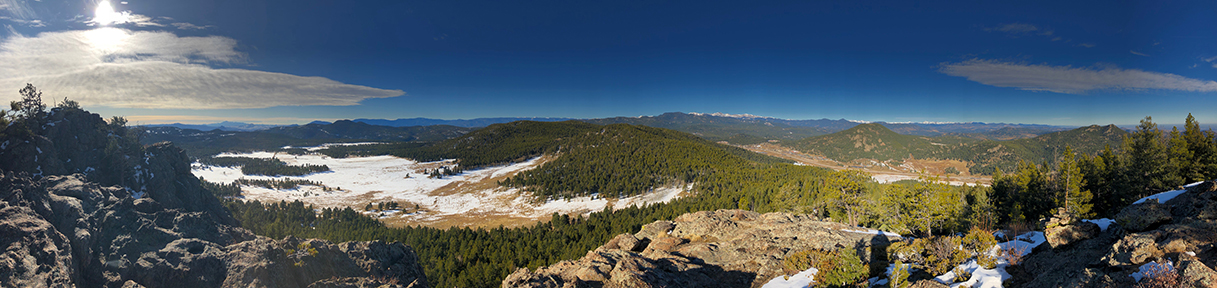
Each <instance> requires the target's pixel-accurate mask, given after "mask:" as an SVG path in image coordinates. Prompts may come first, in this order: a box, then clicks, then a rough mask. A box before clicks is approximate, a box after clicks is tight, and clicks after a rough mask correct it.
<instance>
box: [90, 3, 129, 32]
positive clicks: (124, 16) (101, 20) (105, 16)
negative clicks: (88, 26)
mask: <svg viewBox="0 0 1217 288" xmlns="http://www.w3.org/2000/svg"><path fill="white" fill-rule="evenodd" d="M130 18H131V14H130V12H117V11H114V7H113V6H110V1H108V0H103V1H101V2H100V3H97V9H95V10H93V23H97V25H102V26H105V25H110V24H115V23H127V22H129V21H130V20H131V19H130Z"/></svg>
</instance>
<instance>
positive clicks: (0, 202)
mask: <svg viewBox="0 0 1217 288" xmlns="http://www.w3.org/2000/svg"><path fill="white" fill-rule="evenodd" d="M43 116H46V118H45V119H36V120H39V121H43V122H42V123H38V124H40V125H34V126H30V125H26V124H25V122H20V123H21V124H18V125H10V126H8V127H7V128H5V129H6V130H5V131H4V133H0V247H3V249H4V250H3V252H2V253H3V254H0V286H4V287H9V286H18V287H74V286H83V287H149V288H157V287H306V286H309V285H313V284H316V285H315V286H316V287H373V286H382V285H389V286H390V287H401V286H403V285H411V287H427V283H426V278H425V277H424V276H423V272H422V269H421V268H420V267H419V266H418V263H417V262H418V259H417V256H415V254H414V251H413V250H412V249H411V248H410V247H408V246H405V245H402V244H400V243H392V244H386V243H381V242H346V243H339V244H331V243H329V242H326V241H320V240H300V239H294V238H290V237H289V238H287V239H284V240H279V241H275V240H270V239H267V238H264V237H256V236H254V235H253V234H252V233H250V232H249V231H248V230H245V229H242V228H239V227H236V226H235V224H236V220H235V219H233V218H232V217H231V215H229V214H228V210H227V209H225V208H224V206H223V205H221V203H220V202H219V200H218V199H216V198H215V197H214V196H213V195H211V193H210V192H208V191H206V190H205V189H203V188H202V186H201V184H200V182H199V180H198V179H197V178H195V177H194V175H192V174H191V173H190V167H189V163H190V160H189V159H188V158H187V157H186V155H185V153H183V152H182V150H181V149H178V148H176V147H173V146H172V145H170V144H168V143H158V144H154V145H150V146H142V145H139V143H138V142H136V141H135V138H136V137H132V136H134V135H133V134H129V133H135V132H134V131H132V130H127V129H125V128H121V127H119V126H113V125H109V124H107V123H105V122H104V121H102V120H101V117H100V116H97V114H91V113H88V112H85V111H83V110H79V109H66V110H65V109H59V108H56V109H52V111H51V112H49V113H45V115H43ZM22 121H25V120H22ZM26 127H33V128H32V129H29V130H26V129H25V128H26ZM300 245H303V246H300ZM292 249H295V251H292ZM289 251H290V252H292V253H288V252H289Z"/></svg>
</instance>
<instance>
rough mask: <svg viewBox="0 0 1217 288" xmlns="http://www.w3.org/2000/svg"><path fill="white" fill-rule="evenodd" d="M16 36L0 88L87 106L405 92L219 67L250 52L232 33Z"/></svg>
mask: <svg viewBox="0 0 1217 288" xmlns="http://www.w3.org/2000/svg"><path fill="white" fill-rule="evenodd" d="M13 34H14V36H10V37H9V38H7V39H4V40H3V42H0V87H22V86H24V85H25V83H33V84H34V85H36V86H38V87H39V88H41V89H42V90H43V91H45V92H46V93H47V96H49V97H52V98H55V99H62V98H64V97H67V98H70V99H72V100H76V101H79V102H80V103H81V104H83V105H87V106H94V105H96V106H108V107H122V108H178V109H228V108H264V107H273V106H304V105H356V104H358V103H359V102H360V101H362V100H364V99H368V98H385V97H395V96H401V95H403V94H404V93H403V92H402V91H401V90H385V89H377V88H372V87H366V86H359V85H351V84H345V83H341V82H338V81H334V80H330V79H327V78H323V77H302V76H296V75H291V74H284V73H273V72H264V71H255V70H246V69H237V68H223V69H220V68H214V67H212V66H215V65H221V66H223V65H233V64H242V63H246V62H247V59H246V57H245V54H243V53H240V52H238V51H236V50H235V47H236V45H237V43H236V41H235V40H232V39H230V38H226V37H219V36H210V37H178V36H177V35H174V34H173V33H169V32H151V31H131V30H127V29H122V28H113V27H106V28H98V29H93V30H77V31H61V32H45V33H41V34H38V35H37V36H33V37H26V36H22V35H20V34H16V33H13ZM14 89H16V88H14ZM14 91H15V90H14ZM16 99H17V95H16V93H0V101H3V102H8V101H10V100H16Z"/></svg>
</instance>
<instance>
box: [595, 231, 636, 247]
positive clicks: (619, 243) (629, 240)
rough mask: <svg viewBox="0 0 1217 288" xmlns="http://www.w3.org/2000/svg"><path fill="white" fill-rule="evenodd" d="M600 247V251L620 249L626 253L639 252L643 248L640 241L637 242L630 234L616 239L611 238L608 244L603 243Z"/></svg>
mask: <svg viewBox="0 0 1217 288" xmlns="http://www.w3.org/2000/svg"><path fill="white" fill-rule="evenodd" d="M600 247H601V248H602V249H621V250H626V251H641V250H642V249H641V248H643V246H642V241H638V238H634V235H630V234H620V235H617V237H613V239H612V240H609V242H606V243H604V245H602V246H600Z"/></svg>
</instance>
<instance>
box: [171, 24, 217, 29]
mask: <svg viewBox="0 0 1217 288" xmlns="http://www.w3.org/2000/svg"><path fill="white" fill-rule="evenodd" d="M170 25H173V27H176V28H177V29H178V30H203V29H208V28H212V27H215V26H211V25H203V26H199V25H194V24H190V23H185V22H177V23H171V24H170Z"/></svg>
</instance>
